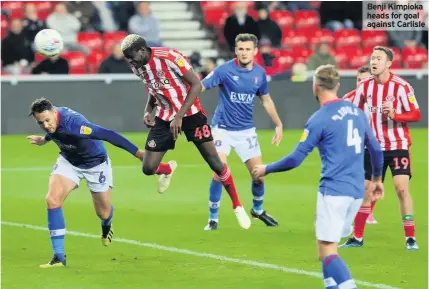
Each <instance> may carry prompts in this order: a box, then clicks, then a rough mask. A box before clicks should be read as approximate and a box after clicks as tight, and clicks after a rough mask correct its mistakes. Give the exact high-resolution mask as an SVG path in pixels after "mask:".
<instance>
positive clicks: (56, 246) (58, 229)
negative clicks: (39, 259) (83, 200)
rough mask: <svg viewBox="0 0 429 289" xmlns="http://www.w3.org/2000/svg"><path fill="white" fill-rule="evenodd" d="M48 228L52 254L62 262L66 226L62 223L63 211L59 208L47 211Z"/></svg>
mask: <svg viewBox="0 0 429 289" xmlns="http://www.w3.org/2000/svg"><path fill="white" fill-rule="evenodd" d="M48 228H49V233H50V235H51V243H52V249H53V250H54V254H55V255H56V256H57V257H58V258H59V259H60V260H61V261H63V260H64V236H65V234H66V224H65V221H64V214H63V209H62V208H61V207H59V208H55V209H48Z"/></svg>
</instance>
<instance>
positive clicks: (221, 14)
mask: <svg viewBox="0 0 429 289" xmlns="http://www.w3.org/2000/svg"><path fill="white" fill-rule="evenodd" d="M229 15H230V14H229V12H227V11H225V10H209V11H206V12H205V14H204V21H205V23H206V25H207V26H208V27H210V26H212V27H214V28H218V27H223V25H224V24H225V20H226V18H228V16H229Z"/></svg>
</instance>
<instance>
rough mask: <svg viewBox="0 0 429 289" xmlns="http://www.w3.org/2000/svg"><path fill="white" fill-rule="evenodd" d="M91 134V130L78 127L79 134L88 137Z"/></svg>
mask: <svg viewBox="0 0 429 289" xmlns="http://www.w3.org/2000/svg"><path fill="white" fill-rule="evenodd" d="M91 133H92V128H90V127H87V126H84V125H82V126H81V127H80V134H84V135H90V134H91Z"/></svg>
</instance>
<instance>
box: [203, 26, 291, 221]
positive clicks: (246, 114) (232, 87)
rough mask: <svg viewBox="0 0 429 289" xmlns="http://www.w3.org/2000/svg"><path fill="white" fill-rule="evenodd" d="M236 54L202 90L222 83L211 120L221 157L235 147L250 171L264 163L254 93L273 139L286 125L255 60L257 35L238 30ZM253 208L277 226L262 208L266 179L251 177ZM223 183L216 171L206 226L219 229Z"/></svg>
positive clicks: (257, 215) (255, 214)
mask: <svg viewBox="0 0 429 289" xmlns="http://www.w3.org/2000/svg"><path fill="white" fill-rule="evenodd" d="M235 46H236V47H235V53H236V55H237V58H236V59H234V60H231V61H228V62H227V63H225V64H223V65H221V66H219V67H217V68H216V69H215V70H214V71H213V72H212V73H210V74H209V75H208V76H207V77H206V78H205V79H204V80H203V81H202V84H203V91H204V90H206V89H210V88H213V87H215V86H219V87H220V100H219V104H218V106H217V108H216V112H215V114H214V117H213V120H212V126H213V136H214V139H215V146H216V150H217V152H218V154H219V157H220V159H221V160H222V161H223V162H224V163H227V157H228V155H229V153H230V151H231V148H234V150H235V151H236V153H237V154H238V155H239V157H240V158H241V161H242V162H243V163H245V164H246V167H247V169H248V170H249V172H252V170H253V168H254V166H255V165H260V164H262V157H261V149H260V147H259V143H258V136H257V134H256V130H255V125H254V122H253V107H254V100H255V96H258V97H259V98H260V99H261V102H262V105H263V106H264V108H265V110H266V111H267V113H268V115H269V116H270V117H271V119H272V120H273V122H274V123H275V125H276V128H275V135H274V137H273V139H272V143H273V144H274V143H275V144H277V145H278V144H279V143H280V141H281V139H282V133H283V125H282V122H281V120H280V118H279V116H278V114H277V111H276V108H275V105H274V103H273V101H272V99H271V97H270V95H269V93H268V86H267V75H266V73H265V70H264V69H263V68H262V67H261V66H259V65H258V64H256V63H254V58H255V56H256V53H257V52H258V49H257V47H258V39H257V38H256V36H255V35H253V34H239V35H238V36H237V37H236V38H235ZM251 187H252V194H253V208H252V209H251V211H250V213H251V215H252V216H253V217H254V218H258V219H260V220H261V221H263V222H264V223H265V224H266V225H267V226H277V225H278V223H277V221H276V220H275V219H274V218H273V217H271V216H270V215H268V214H267V213H266V211H264V210H263V209H262V203H263V201H264V191H265V189H264V179H263V178H259V179H253V180H252V185H251ZM221 194H222V184H221V182H220V181H219V179H218V177H217V176H216V174H215V175H214V176H213V179H212V181H211V184H210V199H209V208H210V218H209V223H208V225H207V226H206V227H205V228H204V230H216V229H217V226H218V222H219V221H218V220H219V218H218V211H219V205H220V199H221Z"/></svg>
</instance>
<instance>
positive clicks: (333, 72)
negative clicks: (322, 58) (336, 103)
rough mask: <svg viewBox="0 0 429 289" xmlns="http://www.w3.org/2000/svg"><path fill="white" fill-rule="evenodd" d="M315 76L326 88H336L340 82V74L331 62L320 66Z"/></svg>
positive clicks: (322, 86)
mask: <svg viewBox="0 0 429 289" xmlns="http://www.w3.org/2000/svg"><path fill="white" fill-rule="evenodd" d="M314 77H315V78H316V83H317V85H318V86H319V87H320V88H322V89H325V90H334V89H335V88H336V87H337V85H338V83H339V82H340V74H339V73H338V70H337V69H336V68H335V66H333V65H331V64H328V65H322V66H319V67H318V68H317V69H316V71H315V75H314Z"/></svg>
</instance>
